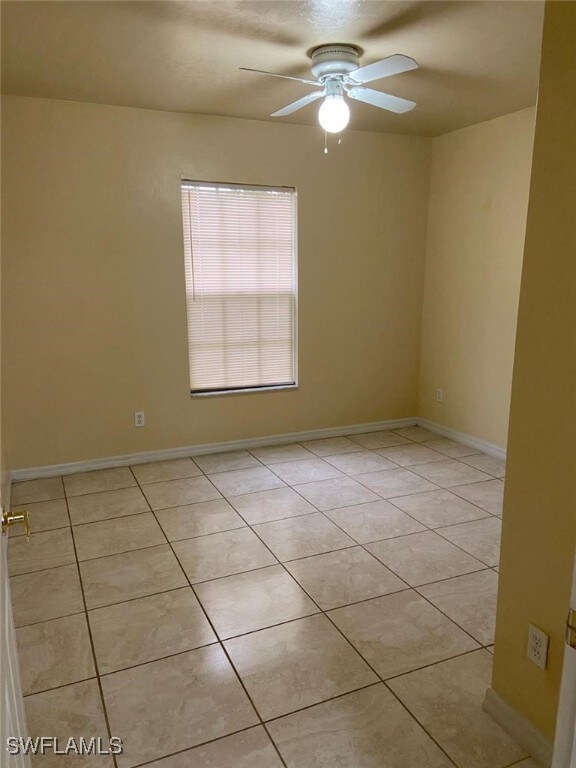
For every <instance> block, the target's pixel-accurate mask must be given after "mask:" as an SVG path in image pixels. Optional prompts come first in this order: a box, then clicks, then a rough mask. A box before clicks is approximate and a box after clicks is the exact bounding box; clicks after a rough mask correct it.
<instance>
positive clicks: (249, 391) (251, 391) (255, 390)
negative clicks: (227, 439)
mask: <svg viewBox="0 0 576 768" xmlns="http://www.w3.org/2000/svg"><path fill="white" fill-rule="evenodd" d="M287 389H298V384H297V383H296V384H279V385H278V386H270V387H251V388H246V389H222V390H214V391H213V392H190V397H192V398H197V397H229V396H230V395H255V394H260V393H269V392H281V391H285V390H287Z"/></svg>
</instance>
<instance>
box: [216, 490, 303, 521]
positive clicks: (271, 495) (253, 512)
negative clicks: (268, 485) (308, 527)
mask: <svg viewBox="0 0 576 768" xmlns="http://www.w3.org/2000/svg"><path fill="white" fill-rule="evenodd" d="M228 501H229V502H230V504H232V506H233V507H234V508H235V509H237V510H238V512H240V514H241V515H242V517H243V518H244V520H246V522H247V523H248V524H249V525H255V524H256V523H268V522H270V521H271V520H282V519H284V518H286V517H298V516H299V515H309V514H310V513H311V512H316V507H313V506H312V504H310V502H309V501H306V499H303V498H302V496H300V494H299V493H296V491H294V490H292V488H287V487H285V488H274V489H273V490H271V491H259V492H257V493H246V494H244V495H243V496H230V498H229V499H228Z"/></svg>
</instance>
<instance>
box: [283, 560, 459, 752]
mask: <svg viewBox="0 0 576 768" xmlns="http://www.w3.org/2000/svg"><path fill="white" fill-rule="evenodd" d="M282 566H283V567H284V570H285V571H286V572H287V573H288V574H289V575H290V577H291V578H292V579H293V580H294V582H295V583H296V584H297V585H298V586H299V587H300V589H302V590H303V591H304V592H306V594H307V595H308V596H309V597H310V599H311V600H312V601H313V602H315V601H314V599H313V598H312V595H311V594H310V593H309V592H308V591H307V590H306V589H305V588H304V587H303V586H302V585H301V584H299V582H298V581H297V579H296V578H295V577H294V576H293V575H292V574H291V573H290V571H289V570H288V569H287V568H286V567H285V566H284V565H283V564H282ZM318 607H319V606H318ZM320 612H321V614H320V615H322V616H324V617H325V618H326V619H328V621H329V622H330V623H331V624H332V626H333V628H334V629H335V630H336V631H337V632H338V633H339V634H340V636H341V637H342V638H343V639H344V640H345V641H346V643H347V644H348V645H349V646H350V648H351V649H352V651H353V652H354V653H355V654H357V655H358V656H359V658H360V659H362V661H363V662H364V663H365V664H366V666H368V668H369V669H370V670H371V671H372V673H373V674H374V675H376V677H377V678H378V681H380V682H384V681H383V680H382V678H381V676H380V675H379V674H378V672H377V671H376V669H375V668H374V667H373V666H372V664H371V663H370V662H369V661H368V660H367V659H366V658H365V657H364V656H363V655H362V654H361V653H360V652H359V651H358V650H357V648H356V647H355V646H354V644H353V643H352V641H351V640H350V639H349V638H348V637H347V636H346V635H345V634H344V632H343V631H342V630H341V629H340V627H339V626H338V625H337V624H336V623H335V622H334V620H333V619H332V617H331V616H330V615H329V614H328V613H327V612H326V611H323V610H322V609H321V608H320ZM356 690H360V689H356ZM354 692H355V691H348V692H347V693H354ZM342 695H346V694H342ZM323 703H324V701H321V702H317V704H323ZM311 706H316V705H311ZM402 706H404V708H405V709H406V711H407V712H408V714H409V716H410V717H412V718H413V719H414V720H416V718H415V716H414V715H413V714H412V712H410V711H409V710H408V708H407V707H406V706H405V705H404V704H402ZM296 711H298V710H296ZM290 714H293V713H290ZM416 722H418V721H417V720H416ZM420 725H421V727H422V728H423V729H424V731H425V732H426V733H428V736H429V737H430V738H431V739H432V741H434V743H435V744H436V746H437V747H438V748H439V749H440V750H441V751H442V752H444V754H445V755H446V757H447V758H448V759H449V760H450V756H449V755H448V754H447V753H446V752H445V750H444V749H443V748H442V747H441V746H440V744H439V743H438V742H437V741H436V739H434V737H433V736H432V735H431V734H430V733H429V732H428V731H427V730H426V729H425V728H424V727H423V726H422V724H420ZM451 762H452V761H451Z"/></svg>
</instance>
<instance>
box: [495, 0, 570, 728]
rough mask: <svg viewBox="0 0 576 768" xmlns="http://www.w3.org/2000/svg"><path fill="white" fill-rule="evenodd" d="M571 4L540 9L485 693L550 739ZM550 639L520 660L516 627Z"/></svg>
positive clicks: (565, 365)
mask: <svg viewBox="0 0 576 768" xmlns="http://www.w3.org/2000/svg"><path fill="white" fill-rule="evenodd" d="M575 39H576V3H563V2H554V3H547V6H546V16H545V23H544V41H543V49H542V69H541V75H540V91H539V98H538V114H537V118H536V135H535V144H534V163H533V169H532V181H531V186H530V203H529V209H528V223H527V230H526V248H525V252H524V266H523V272H522V288H521V292H520V307H519V315H518V336H517V343H516V356H515V362H514V383H513V388H512V407H511V415H510V433H509V442H508V474H507V485H506V494H505V500H504V516H503V524H504V527H503V540H502V570H501V584H500V596H499V603H498V620H497V628H496V655H495V660H494V663H495V666H494V679H493V687H494V689H495V690H496V692H497V693H499V694H500V695H501V696H502V697H504V698H505V699H506V700H507V701H508V702H509V703H510V704H512V706H513V707H515V708H516V709H517V710H518V711H520V712H521V713H522V714H524V715H526V716H527V717H528V718H530V719H531V720H532V721H533V722H534V723H535V724H536V726H537V727H538V728H540V729H541V730H542V731H543V732H544V733H545V734H546V736H548V737H549V738H552V736H553V732H554V721H555V714H556V708H557V700H558V688H559V682H560V676H561V660H562V653H563V645H564V644H563V630H564V626H563V625H564V620H565V618H566V611H567V609H568V598H569V590H570V581H571V578H570V577H571V571H572V563H573V555H574V545H575V543H576V248H575V243H576V218H575V202H576V99H575V91H574V82H575V81H576V47H575V46H574V40H575ZM529 622H532V623H534V624H536V625H538V626H539V627H541V628H542V629H543V630H544V631H545V632H547V633H549V634H550V635H551V644H550V657H549V664H548V669H547V670H546V671H543V670H541V669H539V668H538V667H536V666H534V665H533V664H531V663H530V662H529V661H528V660H527V658H526V640H527V631H528V623H529Z"/></svg>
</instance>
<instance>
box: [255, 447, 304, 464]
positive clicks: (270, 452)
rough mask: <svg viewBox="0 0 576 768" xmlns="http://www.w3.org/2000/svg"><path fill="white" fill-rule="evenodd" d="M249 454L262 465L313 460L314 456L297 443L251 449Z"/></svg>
mask: <svg viewBox="0 0 576 768" xmlns="http://www.w3.org/2000/svg"><path fill="white" fill-rule="evenodd" d="M250 453H252V454H254V456H256V458H257V459H259V460H260V461H261V462H262V463H263V464H279V463H280V462H282V461H297V460H298V459H312V458H314V454H313V453H311V452H310V451H309V450H307V449H306V448H304V446H302V445H300V444H299V443H292V444H291V445H270V446H267V447H266V448H251V449H250Z"/></svg>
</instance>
